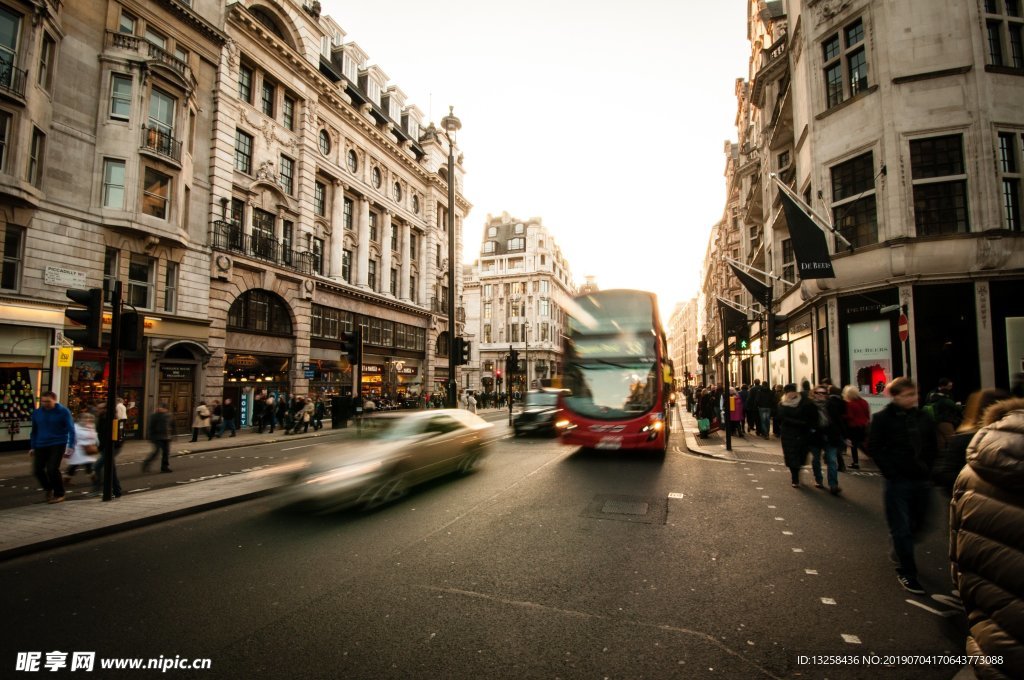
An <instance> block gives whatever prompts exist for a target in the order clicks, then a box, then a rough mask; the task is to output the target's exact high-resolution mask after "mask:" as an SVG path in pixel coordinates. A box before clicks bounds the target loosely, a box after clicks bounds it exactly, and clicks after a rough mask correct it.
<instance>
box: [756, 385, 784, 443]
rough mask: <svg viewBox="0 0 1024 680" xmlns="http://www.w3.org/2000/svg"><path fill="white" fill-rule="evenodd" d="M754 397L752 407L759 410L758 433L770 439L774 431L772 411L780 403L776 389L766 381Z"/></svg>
mask: <svg viewBox="0 0 1024 680" xmlns="http://www.w3.org/2000/svg"><path fill="white" fill-rule="evenodd" d="M752 399H753V404H751V407H752V409H753V410H755V411H756V412H757V434H758V435H759V436H761V437H764V438H765V439H768V438H769V437H770V436H771V433H772V413H773V412H774V411H775V407H776V406H777V405H778V400H777V399H776V396H775V391H774V390H773V389H772V388H771V387H769V386H768V383H767V382H765V383H764V384H763V385H761V386H760V387H758V389H757V394H756V395H755V396H754V397H752Z"/></svg>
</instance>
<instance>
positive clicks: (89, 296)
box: [64, 288, 103, 349]
mask: <svg viewBox="0 0 1024 680" xmlns="http://www.w3.org/2000/svg"><path fill="white" fill-rule="evenodd" d="M66 295H67V297H68V299H69V300H71V301H73V302H77V303H78V304H80V305H84V306H85V309H68V310H66V311H65V312H64V316H66V317H67V318H69V319H71V320H72V321H74V322H75V323H77V324H80V325H82V326H85V331H86V332H85V338H84V339H83V341H82V344H83V345H84V346H85V347H90V348H93V349H98V348H100V347H103V289H102V288H90V289H89V290H75V289H71V290H68V291H67V293H66Z"/></svg>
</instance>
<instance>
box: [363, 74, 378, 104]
mask: <svg viewBox="0 0 1024 680" xmlns="http://www.w3.org/2000/svg"><path fill="white" fill-rule="evenodd" d="M366 96H368V97H369V98H370V100H371V101H373V103H374V104H377V105H378V106H380V85H378V84H377V82H376V81H374V80H373V79H372V78H367V79H366Z"/></svg>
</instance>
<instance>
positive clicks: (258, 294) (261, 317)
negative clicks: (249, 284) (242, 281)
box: [228, 290, 292, 335]
mask: <svg viewBox="0 0 1024 680" xmlns="http://www.w3.org/2000/svg"><path fill="white" fill-rule="evenodd" d="M228 329H230V330H236V331H247V332H254V333H273V334H274V335H291V334H292V318H291V314H290V313H289V311H288V304H287V303H286V302H285V301H284V300H282V299H281V297H280V296H278V295H276V294H274V293H271V292H270V291H266V290H249V291H246V292H244V293H242V294H241V295H239V296H238V299H237V300H235V302H234V304H232V305H231V309H230V310H229V311H228Z"/></svg>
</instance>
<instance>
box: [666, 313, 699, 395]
mask: <svg viewBox="0 0 1024 680" xmlns="http://www.w3.org/2000/svg"><path fill="white" fill-rule="evenodd" d="M698 340H700V334H699V333H698V327H697V298H695V297H694V298H690V299H689V300H688V301H686V302H677V303H676V306H675V308H673V310H672V314H671V315H670V316H669V318H668V347H669V352H670V353H671V358H672V364H673V366H674V367H675V374H676V385H677V387H683V386H685V385H690V386H695V385H696V384H699V380H700V365H699V364H697V341H698ZM690 374H692V375H693V376H694V377H693V378H690V377H689V375H690Z"/></svg>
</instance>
